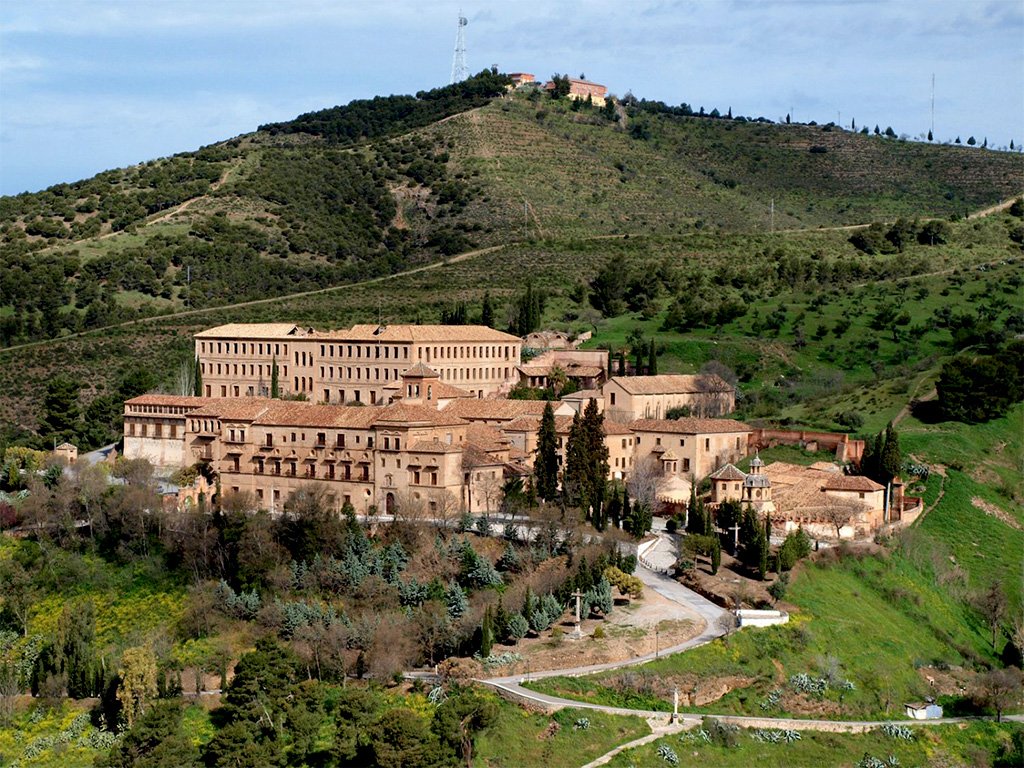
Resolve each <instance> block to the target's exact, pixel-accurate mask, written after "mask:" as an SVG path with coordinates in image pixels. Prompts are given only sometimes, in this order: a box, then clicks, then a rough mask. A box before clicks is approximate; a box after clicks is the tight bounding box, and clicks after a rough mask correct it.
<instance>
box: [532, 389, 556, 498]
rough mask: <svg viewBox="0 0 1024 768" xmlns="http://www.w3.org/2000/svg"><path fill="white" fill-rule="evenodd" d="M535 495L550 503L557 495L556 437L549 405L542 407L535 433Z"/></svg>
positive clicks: (553, 417) (551, 409) (551, 410)
mask: <svg viewBox="0 0 1024 768" xmlns="http://www.w3.org/2000/svg"><path fill="white" fill-rule="evenodd" d="M533 477H534V481H535V485H536V489H537V495H538V496H540V497H541V498H542V499H544V500H545V501H551V500H552V499H554V498H555V496H557V495H558V436H557V435H556V434H555V411H554V409H553V408H552V407H551V403H550V402H549V403H547V404H546V405H545V406H544V414H543V415H542V416H541V419H540V429H539V430H538V431H537V456H536V458H535V459H534V462H533Z"/></svg>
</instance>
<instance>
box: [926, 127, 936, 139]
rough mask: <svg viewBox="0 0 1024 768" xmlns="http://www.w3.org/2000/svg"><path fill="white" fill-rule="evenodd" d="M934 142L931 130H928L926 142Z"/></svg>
mask: <svg viewBox="0 0 1024 768" xmlns="http://www.w3.org/2000/svg"><path fill="white" fill-rule="evenodd" d="M934 140H935V139H934V137H933V136H932V132H931V129H928V141H934Z"/></svg>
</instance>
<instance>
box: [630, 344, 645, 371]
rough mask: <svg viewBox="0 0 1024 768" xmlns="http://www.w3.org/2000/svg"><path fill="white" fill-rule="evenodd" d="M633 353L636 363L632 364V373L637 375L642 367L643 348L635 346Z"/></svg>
mask: <svg viewBox="0 0 1024 768" xmlns="http://www.w3.org/2000/svg"><path fill="white" fill-rule="evenodd" d="M633 354H635V355H636V363H635V364H634V365H633V375H634V376H639V375H640V371H642V370H643V369H644V348H643V347H637V348H636V351H635V352H634V353H633Z"/></svg>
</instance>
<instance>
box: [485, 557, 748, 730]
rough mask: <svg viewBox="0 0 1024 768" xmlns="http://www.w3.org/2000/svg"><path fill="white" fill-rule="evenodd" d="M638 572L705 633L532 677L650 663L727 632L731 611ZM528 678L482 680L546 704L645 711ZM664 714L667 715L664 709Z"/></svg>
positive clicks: (657, 576) (668, 581)
mask: <svg viewBox="0 0 1024 768" xmlns="http://www.w3.org/2000/svg"><path fill="white" fill-rule="evenodd" d="M636 575H637V576H638V577H639V578H640V579H641V580H642V581H643V582H644V585H645V586H646V587H647V588H648V589H652V590H654V591H655V592H657V593H658V594H659V595H661V596H662V597H665V598H667V599H669V600H671V601H672V602H674V603H677V604H678V605H679V616H678V618H680V619H689V620H691V621H695V622H697V623H698V624H699V625H702V626H703V629H702V631H701V633H700V634H699V635H697V636H696V637H692V638H690V639H689V640H687V641H686V642H683V643H679V644H677V645H672V646H669V647H667V648H661V649H658V650H657V651H655V652H654V653H648V654H645V655H643V656H637V657H635V658H632V659H626V660H625V661H613V662H608V663H605V664H586V665H580V666H577V667H570V668H568V669H552V670H545V671H543V672H533V673H530V675H529V679H530V680H540V679H543V678H548V677H558V676H567V677H579V676H581V675H589V674H591V673H594V672H604V671H607V670H611V669H620V668H622V667H633V666H637V665H640V664H646V663H647V662H649V661H653V660H654V659H656V658H658V657H660V656H668V655H670V654H673V653H680V652H681V651H687V650H689V649H690V648H696V647H697V646H700V645H704V644H705V643H709V642H711V641H712V640H714V639H715V638H716V637H721V636H722V635H723V634H724V632H723V630H722V629H721V628H719V619H720V617H721V616H723V615H725V614H727V613H728V612H727V611H725V610H723V609H721V608H719V607H718V606H717V605H715V604H714V603H712V602H711V601H710V600H708V599H706V598H704V597H702V596H701V595H698V594H697V593H696V592H694V591H693V590H691V589H687V588H686V587H684V586H683V585H682V584H680V583H679V582H678V581H676V580H675V579H673V578H671V577H669V576H666V575H665V574H663V573H657V572H655V571H652V570H651V569H649V568H646V567H644V566H642V565H640V566H637V570H636ZM526 680H527V676H526V675H512V676H508V677H494V678H490V679H487V680H483V681H481V682H484V683H486V684H487V685H489V686H491V687H492V688H497V689H500V690H503V691H506V692H508V693H510V694H512V695H514V696H516V697H519V698H523V699H528V700H531V701H534V702H536V703H538V704H542V705H544V706H546V707H555V708H561V707H584V708H587V709H600V710H602V711H605V712H612V713H614V714H627V715H636V714H641V715H642V714H645V713H643V712H637V711H636V710H631V709H625V708H619V707H605V706H601V705H597V704H587V703H583V702H578V701H573V700H571V699H563V698H560V697H558V696H549V695H547V694H544V693H538V692H536V691H531V690H528V689H526V688H524V687H523V686H522V683H523V682H525V681H526ZM661 714H662V715H664V713H661Z"/></svg>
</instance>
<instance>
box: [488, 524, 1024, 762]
mask: <svg viewBox="0 0 1024 768" xmlns="http://www.w3.org/2000/svg"><path fill="white" fill-rule="evenodd" d="M662 538H663V537H660V536H659V539H662ZM669 544H670V542H667V541H659V542H658V543H657V544H655V546H654V547H652V548H651V549H650V550H648V552H647V555H648V556H649V555H650V554H651V553H652V551H653V550H655V549H658V548H661V547H667V546H668V545H669ZM636 575H637V576H639V577H640V579H641V580H642V581H643V582H644V584H645V586H646V587H647V588H648V589H653V590H654V591H655V592H657V593H658V594H660V595H662V596H663V597H665V598H667V599H669V600H671V601H673V602H675V603H677V604H678V605H679V618H687V619H691V620H697V621H699V622H701V623H702V624H703V630H702V631H701V633H700V634H699V635H697V636H696V637H693V638H691V639H690V640H687V641H686V642H684V643H679V644H678V645H674V646H670V647H668V648H664V649H661V650H659V651H657V652H655V653H649V654H646V655H644V656H638V657H636V658H633V659H627V660H625V661H618V662H609V663H606V664H590V665H581V666H577V667H570V668H568V669H555V670H545V671H543V672H533V673H531V674H530V675H529V680H540V679H544V678H550V677H557V676H566V677H579V676H582V675H588V674H592V673H594V672H604V671H607V670H612V669H621V668H624V667H631V666H637V665H640V664H646V663H647V662H650V661H653V660H654V659H655V658H657V657H659V656H663V655H664V656H667V655H669V654H673V653H681V652H683V651H687V650H689V649H691V648H696V647H698V646H701V645H704V644H705V643H709V642H711V641H712V640H714V639H715V638H717V637H721V636H722V634H724V632H723V630H722V629H721V628H719V619H720V618H721V617H722V616H723V615H727V614H728V611H725V610H723V609H722V608H719V607H718V606H717V605H715V604H714V603H712V602H711V601H710V600H707V599H706V598H704V597H702V596H701V595H698V594H697V593H696V592H694V591H693V590H690V589H687V588H686V587H684V586H683V585H682V584H680V583H679V582H677V581H676V580H675V579H673V578H671V577H669V576H667V575H665V574H664V573H659V572H657V571H653V570H651V569H650V568H647V567H645V566H643V565H639V566H637V570H636ZM526 681H527V676H525V675H512V676H508V677H494V678H489V679H486V680H481V681H480V682H482V683H484V684H486V685H488V686H490V687H492V688H495V689H497V690H500V691H505V692H506V693H508V694H511V695H512V696H514V697H515V698H517V699H520V700H526V701H531V702H534V703H536V704H538V705H540V706H542V707H544V708H547V709H563V708H566V707H574V708H577V709H593V710H597V711H601V712H607V713H608V714H613V715H635V716H639V717H644V718H647V719H649V720H655V721H659V720H660V721H661V722H662V723H663V725H661V726H656V728H655V730H656V735H652V736H650V737H644V738H643V739H639V740H637V742H635V743H634V742H630V743H629V744H626V745H620V748H621V749H625V748H628V747H631V746H639V745H640V744H642V743H647V742H648V741H652V740H654V738H657V736H660V735H664V733H665V732H667V731H668V730H669V728H670V724H669V723H668V722H667V721H668V719H669V713H668V712H665V711H652V710H638V709H629V708H628V707H612V706H607V705H603V704H594V703H592V702H586V701H576V700H574V699H566V698H562V697H559V696H551V695H548V694H546V693H539V692H537V691H531V690H529V689H527V688H524V687H523V685H522V683H524V682H526ZM712 716H713V717H715V718H717V719H719V720H722V721H723V722H727V723H733V724H736V725H739V726H741V727H746V728H780V729H793V730H805V731H832V732H835V731H844V732H854V733H855V732H862V731H870V730H874V729H876V728H880V727H881V726H883V725H885V724H886V723H897V724H900V725H907V726H921V727H927V726H933V725H948V724H957V723H967V722H972V721H975V720H978V719H979V718H966V717H946V718H940V719H937V720H905V719H900V720H812V719H804V718H793V717H756V716H744V715H712ZM704 717H705V715H703V714H689V713H680V715H679V721H678V723H677V724H676V725H675V726H673V727H671V730H677V729H686V728H692V727H696V726H697V725H699V724H700V723H701V721H702V719H703V718H704ZM1003 720H1004V721H1011V722H1018V723H1024V715H1004V716H1003ZM663 729H664V730H663ZM620 748H616V750H613V751H612V752H610V753H608V754H606V755H603V756H602V757H600V758H598V759H597V760H595V761H594V762H592V763H590V764H588V767H587V768H589V766H597V765H602V764H604V762H607V760H605V758H607V759H611V757H612V756H614V754H617V752H618V751H619V750H620Z"/></svg>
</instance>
